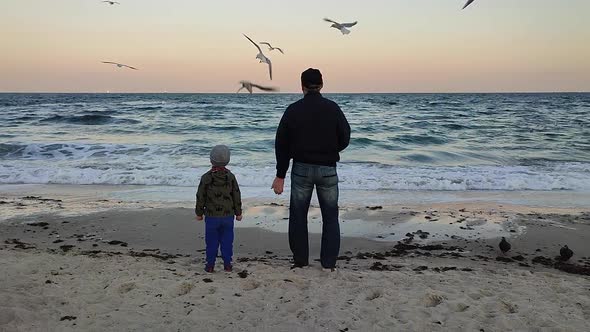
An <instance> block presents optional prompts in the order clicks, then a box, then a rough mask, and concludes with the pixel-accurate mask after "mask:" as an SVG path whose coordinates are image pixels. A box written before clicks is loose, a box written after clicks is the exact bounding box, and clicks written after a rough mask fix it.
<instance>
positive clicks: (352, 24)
mask: <svg viewBox="0 0 590 332" xmlns="http://www.w3.org/2000/svg"><path fill="white" fill-rule="evenodd" d="M472 1H473V0H472ZM357 23H358V21H357V22H352V23H342V24H341V25H342V26H343V27H345V28H352V27H353V26H355V25H356V24H357Z"/></svg>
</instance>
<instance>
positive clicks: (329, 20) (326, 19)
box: [324, 18, 340, 24]
mask: <svg viewBox="0 0 590 332" xmlns="http://www.w3.org/2000/svg"><path fill="white" fill-rule="evenodd" d="M324 21H326V22H330V23H334V24H340V23H338V22H336V21H332V20H331V19H329V18H324Z"/></svg>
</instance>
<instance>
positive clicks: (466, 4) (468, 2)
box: [463, 0, 475, 9]
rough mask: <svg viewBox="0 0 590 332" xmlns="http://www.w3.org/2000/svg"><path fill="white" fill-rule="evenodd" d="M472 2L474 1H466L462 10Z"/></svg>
mask: <svg viewBox="0 0 590 332" xmlns="http://www.w3.org/2000/svg"><path fill="white" fill-rule="evenodd" d="M473 1H475V0H467V3H465V6H463V9H465V8H467V6H469V5H470V4H472V3H473Z"/></svg>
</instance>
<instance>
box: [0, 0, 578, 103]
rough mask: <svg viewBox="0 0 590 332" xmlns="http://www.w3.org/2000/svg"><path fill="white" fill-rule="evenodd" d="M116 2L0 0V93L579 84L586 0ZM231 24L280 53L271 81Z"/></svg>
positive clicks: (555, 87) (505, 88)
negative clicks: (311, 83)
mask: <svg viewBox="0 0 590 332" xmlns="http://www.w3.org/2000/svg"><path fill="white" fill-rule="evenodd" d="M120 2H121V5H115V6H109V5H107V4H104V3H101V2H100V1H99V0H96V1H94V0H61V1H46V0H18V1H17V0H4V1H2V2H1V3H0V45H2V46H1V49H2V52H1V53H0V92H106V91H110V92H235V91H236V90H237V88H238V87H239V85H238V83H237V82H238V81H240V80H244V79H246V80H251V81H253V82H257V83H259V84H263V85H272V86H277V87H280V89H281V91H282V92H298V91H299V90H300V87H299V75H300V73H301V71H303V70H304V69H306V68H308V67H315V68H319V69H321V70H322V72H323V73H324V79H325V90H326V91H327V92H528V91H531V92H535V91H542V92H545V91H555V92H560V91H590V43H589V42H588V41H589V40H590V21H588V20H587V19H586V18H585V17H584V15H586V14H587V13H589V12H590V1H587V0H571V1H568V3H567V5H563V4H562V2H558V1H554V0H519V1H513V0H477V1H476V2H475V3H474V4H472V5H471V6H470V7H469V8H467V9H466V10H460V8H461V7H462V4H463V0H444V1H443V0H413V1H410V0H390V1H386V0H368V1H363V2H359V1H343V0H341V1H334V0H328V1H322V2H321V3H319V2H314V1H310V0H301V1H298V2H292V1H259V2H256V3H254V2H247V1H229V0H225V1H224V0H220V1H216V2H210V1H190V0H177V1H167V2H164V1H156V0H120ZM323 17H330V18H332V19H334V20H341V21H354V20H358V21H359V23H358V25H357V26H356V27H354V28H352V33H351V34H350V35H348V36H342V35H341V34H340V33H339V32H338V31H337V30H335V29H331V28H330V27H329V26H330V25H329V24H328V23H326V22H323V21H322V18H323ZM242 33H246V34H248V35H249V36H250V37H252V38H253V39H254V40H256V41H269V42H271V43H273V44H276V45H277V46H279V47H282V48H284V49H285V53H286V54H285V55H281V54H279V53H277V52H276V51H275V52H268V51H266V50H265V54H266V55H268V56H269V57H270V58H271V59H272V61H273V67H274V68H273V69H274V76H275V79H274V80H273V81H269V79H268V72H267V68H266V65H264V64H259V63H258V61H257V60H256V59H255V56H256V53H257V52H256V49H255V48H254V47H253V46H252V45H251V44H250V43H249V42H248V41H247V40H246V39H245V38H244V37H243V36H242ZM101 61H116V62H122V63H126V64H129V65H132V66H136V67H138V68H139V69H140V70H139V71H131V70H124V69H117V68H116V67H113V66H109V65H105V64H102V63H101Z"/></svg>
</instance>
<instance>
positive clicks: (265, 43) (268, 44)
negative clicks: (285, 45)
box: [260, 42, 272, 47]
mask: <svg viewBox="0 0 590 332" xmlns="http://www.w3.org/2000/svg"><path fill="white" fill-rule="evenodd" d="M260 45H266V46H268V47H272V46H271V45H270V43H267V42H260Z"/></svg>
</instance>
